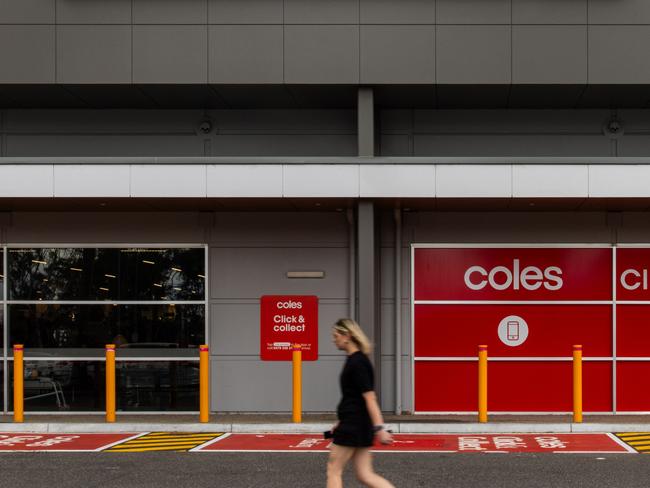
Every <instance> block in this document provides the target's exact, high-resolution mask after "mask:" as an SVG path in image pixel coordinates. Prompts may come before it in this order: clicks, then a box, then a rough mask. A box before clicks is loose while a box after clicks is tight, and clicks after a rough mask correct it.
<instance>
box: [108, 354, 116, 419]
mask: <svg viewBox="0 0 650 488" xmlns="http://www.w3.org/2000/svg"><path fill="white" fill-rule="evenodd" d="M106 422H115V344H106Z"/></svg>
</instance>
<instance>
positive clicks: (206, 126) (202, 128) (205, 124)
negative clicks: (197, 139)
mask: <svg viewBox="0 0 650 488" xmlns="http://www.w3.org/2000/svg"><path fill="white" fill-rule="evenodd" d="M210 132H212V122H211V121H210V120H203V121H201V123H200V124H199V133H200V134H203V135H208V134H209V133H210Z"/></svg>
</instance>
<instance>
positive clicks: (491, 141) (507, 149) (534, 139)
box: [414, 135, 612, 157]
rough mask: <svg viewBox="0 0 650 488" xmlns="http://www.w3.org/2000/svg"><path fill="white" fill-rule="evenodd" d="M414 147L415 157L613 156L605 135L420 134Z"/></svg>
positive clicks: (416, 137)
mask: <svg viewBox="0 0 650 488" xmlns="http://www.w3.org/2000/svg"><path fill="white" fill-rule="evenodd" d="M414 145H415V151H414V154H415V156H475V157H481V156H483V157H489V156H603V157H605V156H612V154H611V151H612V148H611V144H610V141H609V139H607V138H605V137H603V136H602V135H599V136H569V135H566V136H551V135H548V136H546V135H544V136H528V135H509V136H506V135H504V136H496V135H465V136H463V135H458V136H457V135H446V136H445V135H439V136H424V135H422V136H420V135H416V136H415V141H414Z"/></svg>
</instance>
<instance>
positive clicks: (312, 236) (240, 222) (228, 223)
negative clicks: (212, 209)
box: [211, 212, 348, 298]
mask: <svg viewBox="0 0 650 488" xmlns="http://www.w3.org/2000/svg"><path fill="white" fill-rule="evenodd" d="M215 229H217V231H216V232H215V234H214V235H213V236H212V239H211V242H212V244H213V245H218V246H225V247H238V246H242V247H255V246H257V247H294V246H300V247H319V248H322V247H324V246H327V247H340V248H346V249H347V245H348V236H347V233H348V224H347V221H346V217H345V215H344V214H343V212H319V213H314V212H309V213H307V212H298V213H295V212H265V213H252V212H219V213H217V214H216V215H215ZM298 281H300V280H298ZM307 281H309V280H307ZM213 298H217V297H213Z"/></svg>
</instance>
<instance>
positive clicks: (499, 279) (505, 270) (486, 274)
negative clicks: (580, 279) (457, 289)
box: [464, 259, 564, 291]
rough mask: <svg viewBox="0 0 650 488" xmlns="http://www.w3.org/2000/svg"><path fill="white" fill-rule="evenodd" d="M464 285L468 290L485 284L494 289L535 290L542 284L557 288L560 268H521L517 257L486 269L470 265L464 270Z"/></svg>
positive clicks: (560, 282)
mask: <svg viewBox="0 0 650 488" xmlns="http://www.w3.org/2000/svg"><path fill="white" fill-rule="evenodd" d="M464 278H465V285H466V286H467V288H469V289H470V290H482V289H483V288H485V287H486V286H489V287H490V288H493V289H494V290H507V289H509V288H512V289H513V290H520V289H522V288H523V289H525V290H530V291H533V290H537V289H539V288H541V287H542V286H543V287H544V288H546V289H547V290H551V291H554V290H559V289H560V288H562V285H563V284H564V282H563V281H562V269H561V268H559V267H557V266H548V267H547V268H545V269H543V270H542V269H541V268H538V267H537V266H526V267H525V268H523V269H521V265H520V263H519V259H514V260H513V261H512V265H511V266H495V267H494V268H492V269H490V270H486V269H485V268H484V267H482V266H470V267H469V268H467V270H466V271H465V277H464Z"/></svg>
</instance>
